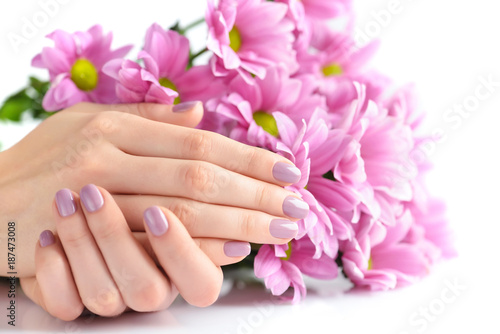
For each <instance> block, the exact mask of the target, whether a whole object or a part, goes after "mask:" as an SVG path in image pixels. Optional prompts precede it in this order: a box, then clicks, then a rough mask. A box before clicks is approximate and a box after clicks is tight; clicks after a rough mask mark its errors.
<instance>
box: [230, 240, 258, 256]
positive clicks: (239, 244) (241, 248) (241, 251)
mask: <svg viewBox="0 0 500 334" xmlns="http://www.w3.org/2000/svg"><path fill="white" fill-rule="evenodd" d="M250 250H251V248H250V244H249V243H248V242H244V241H228V242H226V243H225V244H224V254H226V256H229V257H240V256H247V255H248V254H250Z"/></svg>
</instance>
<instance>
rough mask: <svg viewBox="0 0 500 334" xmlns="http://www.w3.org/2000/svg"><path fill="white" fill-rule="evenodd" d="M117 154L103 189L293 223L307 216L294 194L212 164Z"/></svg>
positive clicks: (306, 210) (306, 207) (303, 206)
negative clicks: (245, 211)
mask: <svg viewBox="0 0 500 334" xmlns="http://www.w3.org/2000/svg"><path fill="white" fill-rule="evenodd" d="M117 154H118V156H117V157H114V159H113V160H114V161H115V163H116V164H118V165H119V166H121V167H120V168H119V169H118V170H113V173H110V175H105V177H104V178H103V179H106V185H105V187H106V188H108V189H113V190H114V192H117V193H126V194H127V193H129V194H130V193H133V194H137V193H139V194H149V195H163V196H172V197H182V198H188V199H193V200H197V201H200V202H205V203H212V204H219V205H226V206H233V207H240V208H246V209H251V210H258V211H263V212H266V213H268V214H270V215H275V216H282V217H283V216H287V217H290V218H292V219H303V218H305V217H306V216H307V214H308V212H309V206H308V205H307V203H306V202H304V201H303V200H302V199H300V198H299V197H297V195H295V194H294V193H293V192H291V191H288V190H286V189H284V188H282V187H280V186H277V185H273V184H269V183H266V182H264V181H260V180H256V179H253V178H250V177H248V176H244V175H241V174H237V173H235V172H232V171H229V170H226V169H224V168H222V167H219V166H217V165H214V164H211V163H207V162H202V161H189V160H177V159H167V158H151V157H138V156H131V155H128V154H122V153H117ZM129 175H139V177H135V178H130V177H128V176H129ZM162 175H164V176H163V177H159V176H162ZM124 179H127V182H123V180H124Z"/></svg>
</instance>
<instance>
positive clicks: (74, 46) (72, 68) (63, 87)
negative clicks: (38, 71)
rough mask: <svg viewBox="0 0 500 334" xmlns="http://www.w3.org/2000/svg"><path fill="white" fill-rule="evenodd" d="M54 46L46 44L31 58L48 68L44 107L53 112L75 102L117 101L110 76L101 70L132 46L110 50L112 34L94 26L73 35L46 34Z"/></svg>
mask: <svg viewBox="0 0 500 334" xmlns="http://www.w3.org/2000/svg"><path fill="white" fill-rule="evenodd" d="M47 37H48V38H50V39H52V40H53V41H54V44H55V45H54V47H45V48H43V50H42V52H41V53H39V54H38V55H36V56H35V57H34V58H33V60H32V65H33V66H35V67H40V68H46V69H48V70H49V75H50V81H51V86H50V89H49V91H48V92H47V94H46V95H45V98H44V99H43V107H44V108H45V110H48V111H56V110H60V109H64V108H67V107H70V106H72V105H74V104H76V103H78V102H97V103H116V102H117V101H118V99H117V97H116V94H115V87H114V84H113V83H114V82H113V79H111V78H110V77H108V76H106V75H105V74H104V73H103V72H102V67H103V66H104V64H105V63H106V62H107V61H108V60H110V59H114V58H119V57H123V56H125V54H127V52H128V51H129V50H130V49H131V46H124V47H122V48H119V49H117V50H114V51H113V50H111V40H112V34H111V33H109V34H107V35H104V34H103V31H102V27H101V26H100V25H95V26H93V27H92V28H90V29H89V30H87V31H84V32H82V31H78V32H75V33H73V34H70V33H67V32H65V31H62V30H56V31H54V32H53V33H51V34H49V35H48V36H47Z"/></svg>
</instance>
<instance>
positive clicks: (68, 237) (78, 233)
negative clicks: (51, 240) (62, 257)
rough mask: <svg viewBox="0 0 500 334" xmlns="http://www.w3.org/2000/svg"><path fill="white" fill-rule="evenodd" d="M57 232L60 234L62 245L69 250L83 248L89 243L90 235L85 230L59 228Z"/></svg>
mask: <svg viewBox="0 0 500 334" xmlns="http://www.w3.org/2000/svg"><path fill="white" fill-rule="evenodd" d="M64 225H66V224H64ZM68 227H69V226H68ZM57 232H58V234H59V238H60V240H61V243H62V244H63V245H64V246H65V247H68V248H75V249H78V248H82V247H84V246H85V245H86V244H87V241H88V239H89V234H88V233H87V231H85V230H83V229H71V228H64V229H59V228H58V231H57Z"/></svg>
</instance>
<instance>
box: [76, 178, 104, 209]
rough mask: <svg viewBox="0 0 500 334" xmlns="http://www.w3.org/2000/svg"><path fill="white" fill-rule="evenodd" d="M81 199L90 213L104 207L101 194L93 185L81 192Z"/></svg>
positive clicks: (87, 186)
mask: <svg viewBox="0 0 500 334" xmlns="http://www.w3.org/2000/svg"><path fill="white" fill-rule="evenodd" d="M80 198H81V200H82V203H83V205H84V206H85V209H87V211H88V212H95V211H97V210H99V209H100V208H102V206H103V205H104V198H102V195H101V192H100V191H99V189H98V188H97V187H96V186H95V185H93V184H87V185H86V186H85V187H83V188H82V190H80Z"/></svg>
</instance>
